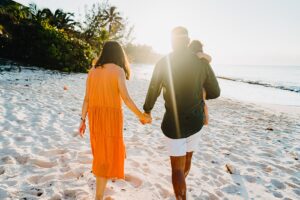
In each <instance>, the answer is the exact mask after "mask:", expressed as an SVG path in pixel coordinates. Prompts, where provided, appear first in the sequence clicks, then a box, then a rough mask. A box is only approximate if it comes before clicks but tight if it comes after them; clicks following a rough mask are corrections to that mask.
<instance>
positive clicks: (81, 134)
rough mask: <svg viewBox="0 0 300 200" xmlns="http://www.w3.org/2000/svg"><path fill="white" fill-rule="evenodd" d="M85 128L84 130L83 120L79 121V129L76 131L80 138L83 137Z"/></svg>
mask: <svg viewBox="0 0 300 200" xmlns="http://www.w3.org/2000/svg"><path fill="white" fill-rule="evenodd" d="M85 128H86V125H85V120H81V122H80V126H79V129H78V132H79V135H80V137H83V135H84V132H85Z"/></svg>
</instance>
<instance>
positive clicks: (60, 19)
mask: <svg viewBox="0 0 300 200" xmlns="http://www.w3.org/2000/svg"><path fill="white" fill-rule="evenodd" d="M32 10H33V12H34V13H35V16H36V18H37V20H39V21H41V20H48V22H49V24H50V25H52V26H55V27H57V28H58V29H65V30H73V29H74V27H75V26H76V25H78V23H77V22H75V21H74V20H73V19H72V18H73V17H74V14H73V13H69V12H67V13H65V12H64V11H63V10H61V9H57V10H55V12H54V13H52V11H51V10H50V9H49V8H44V9H43V10H37V9H36V8H34V7H33V8H32Z"/></svg>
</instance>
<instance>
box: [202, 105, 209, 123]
mask: <svg viewBox="0 0 300 200" xmlns="http://www.w3.org/2000/svg"><path fill="white" fill-rule="evenodd" d="M204 115H205V116H204V121H203V124H204V125H208V107H207V105H206V103H205V104H204Z"/></svg>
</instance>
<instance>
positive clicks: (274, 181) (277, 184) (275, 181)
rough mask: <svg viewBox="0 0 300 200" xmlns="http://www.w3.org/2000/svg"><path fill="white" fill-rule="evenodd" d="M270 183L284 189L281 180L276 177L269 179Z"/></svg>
mask: <svg viewBox="0 0 300 200" xmlns="http://www.w3.org/2000/svg"><path fill="white" fill-rule="evenodd" d="M271 183H272V185H273V186H275V187H276V188H277V189H280V190H282V189H285V188H286V187H285V185H284V184H283V183H282V182H280V181H278V180H276V179H272V180H271Z"/></svg>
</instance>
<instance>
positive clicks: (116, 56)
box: [95, 41, 130, 80]
mask: <svg viewBox="0 0 300 200" xmlns="http://www.w3.org/2000/svg"><path fill="white" fill-rule="evenodd" d="M108 63H113V64H115V65H118V66H119V67H121V68H122V69H123V70H124V72H125V75H126V79H127V80H129V78H130V68H129V62H128V59H127V56H126V53H125V52H124V50H123V48H122V47H121V45H120V44H119V43H118V42H116V41H108V42H105V44H104V46H103V49H102V52H101V55H100V57H99V59H98V60H97V61H96V63H95V68H97V67H103V65H104V64H108Z"/></svg>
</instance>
